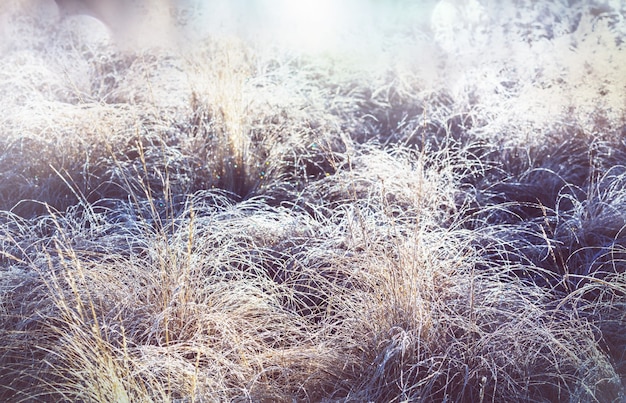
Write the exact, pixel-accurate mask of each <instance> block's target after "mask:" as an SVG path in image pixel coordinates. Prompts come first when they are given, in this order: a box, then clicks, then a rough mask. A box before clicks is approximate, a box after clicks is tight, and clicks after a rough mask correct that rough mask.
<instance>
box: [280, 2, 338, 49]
mask: <svg viewBox="0 0 626 403" xmlns="http://www.w3.org/2000/svg"><path fill="white" fill-rule="evenodd" d="M341 4H342V2H337V1H333V0H298V1H294V0H281V1H280V7H277V8H276V10H277V13H278V14H277V20H278V24H277V26H276V30H277V34H278V35H279V37H280V39H281V41H284V42H286V44H287V45H289V46H292V47H296V48H299V49H301V50H303V51H305V52H313V53H315V52H321V51H324V50H329V49H331V48H333V47H334V46H336V45H337V42H338V40H339V39H338V38H337V36H338V35H339V34H340V32H339V28H340V27H341V25H342V22H345V21H342V17H344V16H343V15H342V12H341V11H342V10H341V7H340V5H341Z"/></svg>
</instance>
